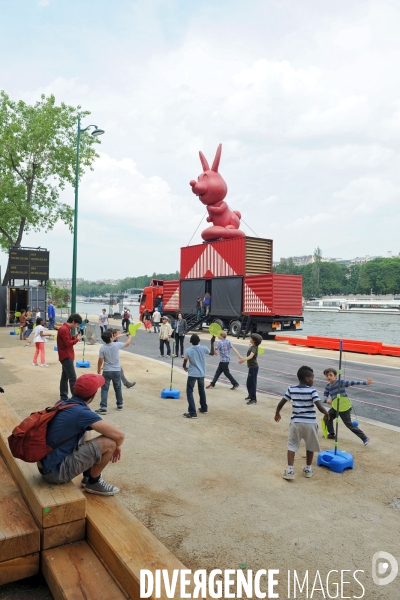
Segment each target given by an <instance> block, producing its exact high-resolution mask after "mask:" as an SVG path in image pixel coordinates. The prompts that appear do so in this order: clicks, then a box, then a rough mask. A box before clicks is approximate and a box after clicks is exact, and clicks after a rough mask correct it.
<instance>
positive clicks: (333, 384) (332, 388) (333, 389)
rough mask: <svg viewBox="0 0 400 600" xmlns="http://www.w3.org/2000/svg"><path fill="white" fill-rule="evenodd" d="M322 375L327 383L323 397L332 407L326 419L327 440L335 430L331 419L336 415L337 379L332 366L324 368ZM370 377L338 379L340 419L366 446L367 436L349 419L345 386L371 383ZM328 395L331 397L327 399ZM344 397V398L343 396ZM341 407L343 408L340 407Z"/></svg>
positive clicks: (348, 404)
mask: <svg viewBox="0 0 400 600" xmlns="http://www.w3.org/2000/svg"><path fill="white" fill-rule="evenodd" d="M324 375H325V377H326V380H327V382H328V383H327V384H326V386H325V391H324V399H325V402H326V403H327V404H331V405H332V408H330V409H329V417H330V419H329V421H328V440H334V439H335V431H334V428H333V420H334V419H336V415H337V398H336V396H337V395H338V393H339V381H338V380H337V371H336V369H333V368H332V367H329V368H328V369H325V371H324ZM371 383H372V379H371V378H370V377H369V378H368V379H367V380H364V381H348V380H344V379H343V380H340V402H339V415H340V418H341V419H342V421H343V423H344V424H345V425H346V427H347V429H350V431H352V432H353V433H355V434H356V435H357V436H358V437H359V438H360V439H361V440H362V442H363V444H364V446H367V445H368V444H369V442H370V439H369V437H367V436H366V435H365V433H364V432H363V431H361V429H359V428H358V427H354V425H353V423H352V421H351V409H352V404H351V400H350V398H349V397H348V396H347V393H346V388H347V387H350V386H352V385H371ZM329 396H330V397H331V399H329ZM343 397H344V398H345V399H344V398H343ZM342 398H343V399H342ZM342 407H343V408H342Z"/></svg>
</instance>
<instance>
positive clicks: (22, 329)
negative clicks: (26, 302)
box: [19, 310, 26, 340]
mask: <svg viewBox="0 0 400 600" xmlns="http://www.w3.org/2000/svg"><path fill="white" fill-rule="evenodd" d="M25 330H26V310H21V314H20V317H19V339H20V340H22V338H23V335H24V333H25Z"/></svg>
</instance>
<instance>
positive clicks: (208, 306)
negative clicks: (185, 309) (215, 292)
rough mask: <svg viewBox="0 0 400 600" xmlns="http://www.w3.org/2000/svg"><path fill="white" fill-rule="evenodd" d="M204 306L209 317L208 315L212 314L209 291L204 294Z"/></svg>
mask: <svg viewBox="0 0 400 600" xmlns="http://www.w3.org/2000/svg"><path fill="white" fill-rule="evenodd" d="M203 308H204V312H205V315H206V317H208V315H209V314H210V310H211V296H210V294H209V293H208V292H207V293H206V295H205V296H204V299H203Z"/></svg>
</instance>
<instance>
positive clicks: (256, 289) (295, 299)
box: [243, 273, 303, 317]
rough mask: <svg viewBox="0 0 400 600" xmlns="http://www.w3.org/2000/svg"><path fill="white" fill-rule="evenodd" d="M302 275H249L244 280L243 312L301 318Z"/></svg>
mask: <svg viewBox="0 0 400 600" xmlns="http://www.w3.org/2000/svg"><path fill="white" fill-rule="evenodd" d="M302 281H303V278H302V277H301V275H277V274H272V273H270V274H267V275H249V276H247V277H244V279H243V312H244V313H248V314H249V315H255V316H257V315H259V316H260V315H271V316H276V317H279V316H288V317H301V316H302V314H303V288H302Z"/></svg>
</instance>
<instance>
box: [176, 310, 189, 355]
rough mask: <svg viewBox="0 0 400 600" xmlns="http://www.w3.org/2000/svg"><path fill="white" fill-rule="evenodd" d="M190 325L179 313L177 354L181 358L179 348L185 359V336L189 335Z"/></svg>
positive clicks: (177, 321) (177, 319) (177, 320)
mask: <svg viewBox="0 0 400 600" xmlns="http://www.w3.org/2000/svg"><path fill="white" fill-rule="evenodd" d="M187 330H188V325H187V322H186V319H184V318H183V317H182V313H178V316H177V318H176V325H175V354H176V356H179V348H180V349H181V356H182V357H183V346H184V343H185V335H186V334H187Z"/></svg>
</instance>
